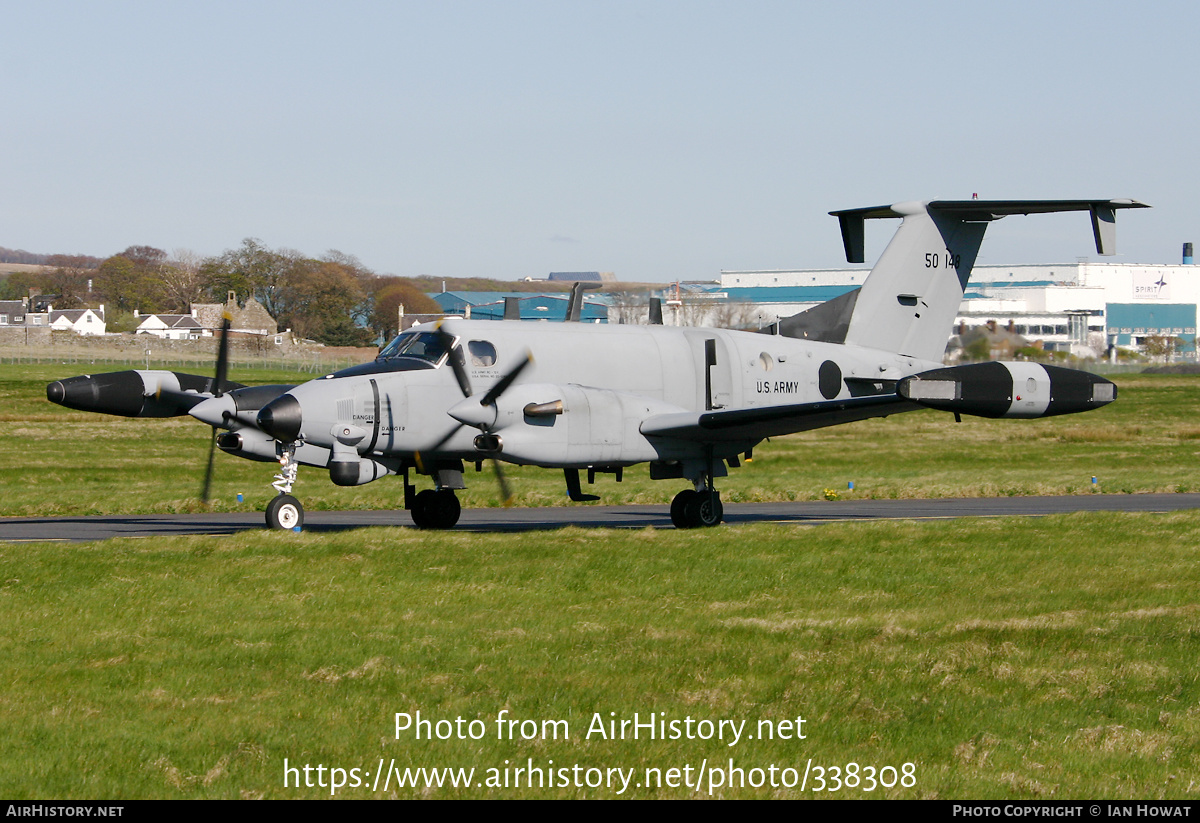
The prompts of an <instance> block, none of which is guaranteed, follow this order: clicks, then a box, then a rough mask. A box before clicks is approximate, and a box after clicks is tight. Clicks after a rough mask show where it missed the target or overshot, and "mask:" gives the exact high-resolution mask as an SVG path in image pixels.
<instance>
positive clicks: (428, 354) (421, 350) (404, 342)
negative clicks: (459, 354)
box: [376, 331, 446, 364]
mask: <svg viewBox="0 0 1200 823" xmlns="http://www.w3.org/2000/svg"><path fill="white" fill-rule="evenodd" d="M445 354H446V347H445V346H443V345H442V341H441V339H440V338H439V337H438V335H436V334H434V333H433V332H428V331H420V332H405V333H404V334H402V335H400V336H399V337H397V338H396V339H395V340H393V341H392V342H391V343H388V344H387V346H386V347H385V348H384V350H383V351H381V352H380V353H379V357H378V358H376V359H377V360H387V359H390V358H393V357H415V358H416V359H418V360H425V361H427V362H430V363H434V364H437V363H438V362H440V361H441V359H442V357H444V356H445Z"/></svg>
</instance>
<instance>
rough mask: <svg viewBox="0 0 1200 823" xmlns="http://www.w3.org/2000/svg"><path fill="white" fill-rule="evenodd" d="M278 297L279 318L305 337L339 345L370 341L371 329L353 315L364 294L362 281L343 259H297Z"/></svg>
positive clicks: (361, 343)
mask: <svg viewBox="0 0 1200 823" xmlns="http://www.w3.org/2000/svg"><path fill="white" fill-rule="evenodd" d="M277 297H278V300H277V304H278V305H279V306H280V307H281V314H280V315H278V319H279V320H280V322H282V323H283V324H284V325H287V326H291V328H292V329H293V330H294V331H295V332H296V333H297V334H299V335H301V336H302V337H309V338H312V339H313V340H316V341H317V342H320V343H325V344H326V345H336V346H344V345H367V344H369V342H370V338H371V335H370V332H368V331H367V330H366V329H365V328H361V327H358V326H355V324H354V319H353V313H354V309H355V307H356V306H357V305H358V304H360V303H361V302H362V300H363V297H364V294H363V289H362V286H361V283H360V281H359V279H358V277H356V276H355V273H354V272H353V271H352V270H350V269H348V268H347V267H346V266H343V265H342V264H340V263H331V262H325V261H320V260H305V261H297V263H296V264H295V265H294V266H293V267H292V271H291V273H290V276H289V277H288V279H287V280H286V282H284V283H282V284H281V285H280V287H279V293H278V295H277ZM356 329H358V330H359V331H356Z"/></svg>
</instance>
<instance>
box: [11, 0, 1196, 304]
mask: <svg viewBox="0 0 1200 823" xmlns="http://www.w3.org/2000/svg"><path fill="white" fill-rule="evenodd" d="M0 20H2V21H3V26H4V30H5V38H4V41H5V42H4V46H3V51H2V52H0V95H2V97H0V100H2V101H3V111H4V112H5V115H6V116H5V117H4V122H3V125H2V126H0V181H2V182H0V185H2V189H0V246H8V247H11V248H24V249H28V250H30V251H35V252H43V253H56V252H63V253H85V254H94V255H99V256H105V255H108V254H112V253H115V252H117V251H120V250H121V249H123V248H125V247H126V246H128V245H131V244H148V245H153V246H158V247H160V248H163V249H166V250H167V251H172V250H175V249H180V248H186V249H190V250H193V251H196V252H199V253H201V254H206V255H207V254H218V253H220V252H221V251H223V250H224V249H227V248H233V247H236V246H237V245H239V244H240V242H241V240H242V238H244V237H257V238H260V239H261V240H262V241H263V242H264V243H266V244H267V245H269V246H271V247H276V248H278V247H286V248H294V249H298V250H300V251H303V252H305V253H307V254H312V255H319V254H321V253H323V252H324V251H326V250H328V249H338V250H340V251H342V252H345V253H348V254H354V255H357V256H358V257H359V258H360V259H361V260H362V261H363V262H364V263H365V264H366V265H368V266H369V267H371V268H372V269H374V270H376V271H378V272H381V273H390V274H400V275H419V274H431V275H436V276H444V277H453V276H486V277H498V278H501V279H515V278H519V277H524V276H534V277H544V276H545V275H546V274H547V273H548V272H550V271H577V270H604V271H614V272H616V273H617V275H618V276H619V277H621V278H622V279H628V280H646V281H668V280H674V279H677V278H684V279H699V278H715V277H716V276H717V275H718V273H719V271H720V270H721V269H750V268H788V267H832V266H839V265H842V264H843V263H844V259H843V258H842V251H841V241H840V238H839V236H838V232H837V221H836V220H835V219H834V218H832V217H829V216H828V214H827V212H829V211H830V210H832V209H839V208H852V207H858V206H869V205H879V204H884V203H892V202H898V201H902V200H911V199H929V198H934V197H946V198H967V197H970V196H971V194H972V193H973V192H978V193H979V194H980V196H981V197H989V198H1059V197H1063V198H1076V197H1134V198H1137V199H1140V200H1143V201H1145V202H1148V203H1150V204H1152V205H1153V206H1154V207H1155V208H1154V209H1153V210H1149V211H1146V210H1143V211H1138V212H1124V213H1122V214H1121V215H1120V217H1119V220H1118V223H1119V225H1118V251H1119V252H1120V254H1119V256H1118V257H1116V258H1114V259H1115V260H1116V261H1118V262H1136V263H1153V262H1178V261H1179V256H1180V246H1181V244H1182V242H1183V241H1185V240H1193V241H1196V242H1200V221H1198V220H1197V217H1198V212H1200V207H1198V206H1197V201H1196V198H1195V197H1194V196H1193V195H1192V191H1193V189H1194V188H1195V187H1194V185H1193V179H1194V177H1195V175H1196V174H1197V173H1198V172H1200V168H1198V166H1200V164H1198V163H1197V160H1198V157H1197V155H1198V152H1197V149H1196V145H1197V142H1196V135H1197V134H1198V133H1200V129H1198V128H1197V125H1198V123H1197V120H1198V116H1197V106H1200V100H1197V96H1198V95H1197V89H1196V86H1197V81H1198V78H1200V57H1198V56H1197V53H1198V52H1197V50H1196V48H1195V43H1194V41H1195V37H1196V33H1197V32H1200V4H1196V3H1194V2H1187V3H1185V2H1161V3H1154V2H1149V3H1145V4H1133V3H1128V2H1125V3H1117V2H1111V3H1110V2H1053V0H1049V1H1047V0H1043V2H1037V3H1026V2H1006V3H991V4H978V3H964V2H961V0H959V1H958V2H919V1H918V2H907V3H895V2H842V3H817V2H756V0H738V2H702V1H701V0H694V1H693V2H654V0H639V1H638V2H622V1H621V0H604V2H590V1H588V0H576V1H575V2H522V1H521V0H505V2H498V1H497V2H467V1H466V0H461V1H456V0H439V1H438V2H433V0H425V2H339V3H308V2H253V0H250V1H249V2H236V3H226V2H211V1H210V2H205V3H184V2H163V1H162V0H159V2H147V3H137V2H104V3H93V2H86V3H85V2H53V0H51V1H50V2H45V3H28V2H20V3H17V2H8V0H0ZM892 228H893V226H892V225H889V224H888V223H885V222H876V223H872V224H871V225H870V226H869V227H868V248H867V253H868V259H871V256H872V255H878V253H879V252H880V251H882V248H883V245H885V243H886V241H887V239H888V237H889V236H890V233H891V229H892ZM1081 256H1091V257H1092V259H1096V258H1095V250H1094V248H1093V247H1092V245H1091V231H1090V227H1089V225H1088V222H1087V218H1086V216H1085V215H1079V214H1075V215H1055V216H1050V217H1039V218H1022V217H1010V218H1006V219H1005V220H1003V221H1001V222H1000V223H998V224H996V225H995V226H994V227H992V228H991V229H990V230H989V235H988V239H987V240H985V242H984V246H983V250H982V253H981V255H980V261H979V262H980V263H1038V262H1063V261H1071V260H1074V259H1075V258H1077V257H1081Z"/></svg>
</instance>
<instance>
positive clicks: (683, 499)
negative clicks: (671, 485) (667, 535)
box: [671, 489, 699, 529]
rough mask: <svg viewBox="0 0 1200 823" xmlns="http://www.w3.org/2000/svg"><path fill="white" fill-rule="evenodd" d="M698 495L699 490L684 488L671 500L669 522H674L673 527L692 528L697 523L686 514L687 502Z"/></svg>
mask: <svg viewBox="0 0 1200 823" xmlns="http://www.w3.org/2000/svg"><path fill="white" fill-rule="evenodd" d="M698 495H699V492H697V491H695V490H693V489H684V490H683V491H681V492H680V493H679V494H677V495H675V497H674V499H673V500H671V522H672V523H674V524H675V528H677V529H693V528H695V527H696V526H697V525H698V524H697V523H694V522H692V520H691V518H690V517H689V516H688V504H689V503H691V502H692V498H693V497H696V496H698Z"/></svg>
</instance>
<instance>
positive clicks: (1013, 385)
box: [896, 362, 1117, 418]
mask: <svg viewBox="0 0 1200 823" xmlns="http://www.w3.org/2000/svg"><path fill="white" fill-rule="evenodd" d="M896 391H897V392H898V393H899V394H900V396H901V397H904V398H905V399H907V400H911V401H913V402H914V403H919V404H920V405H922V406H927V407H928V408H931V409H939V410H941V411H949V412H955V413H957V414H971V415H976V416H978V417H993V418H994V417H1025V418H1032V417H1053V416H1055V415H1059V414H1074V413H1076V412H1082V411H1090V410H1092V409H1098V408H1100V407H1101V406H1106V405H1108V404H1109V403H1111V402H1113V401H1114V400H1116V399H1117V387H1116V384H1115V383H1113V382H1112V381H1111V380H1107V379H1105V378H1103V377H1100V376H1099V375H1095V374H1091V373H1089V372H1085V371H1079V370H1078V369H1066V368H1063V367H1061V366H1043V365H1041V364H1040V363H1008V362H994V363H974V364H971V365H966V366H951V367H949V368H945V369H933V370H931V371H927V372H921V373H920V374H914V375H912V376H910V377H906V378H904V379H903V380H901V381H900V382H899V383H898V384H897V385H896Z"/></svg>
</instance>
